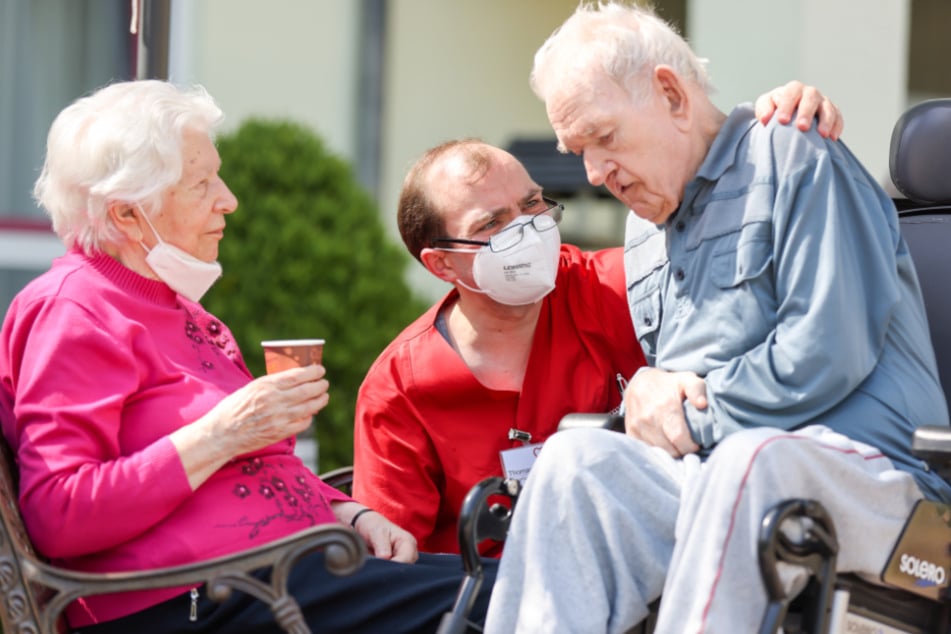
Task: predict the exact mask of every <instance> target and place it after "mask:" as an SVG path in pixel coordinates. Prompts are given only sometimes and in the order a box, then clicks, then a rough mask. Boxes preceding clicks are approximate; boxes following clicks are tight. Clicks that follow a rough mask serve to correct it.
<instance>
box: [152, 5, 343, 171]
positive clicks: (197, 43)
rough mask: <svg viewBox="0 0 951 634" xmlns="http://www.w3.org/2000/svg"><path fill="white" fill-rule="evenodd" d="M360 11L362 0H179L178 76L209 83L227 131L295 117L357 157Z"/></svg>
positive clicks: (175, 13)
mask: <svg viewBox="0 0 951 634" xmlns="http://www.w3.org/2000/svg"><path fill="white" fill-rule="evenodd" d="M359 10H360V3H359V2H356V1H354V0H346V1H341V0H271V1H269V2H262V1H261V0H200V1H195V0H173V5H172V17H171V20H172V26H171V30H172V42H171V46H170V49H171V54H170V68H169V75H170V79H171V80H173V81H176V82H197V83H201V84H203V85H204V86H205V87H206V88H207V89H208V91H209V92H210V93H211V94H212V95H213V96H214V97H215V99H216V100H217V101H218V103H219V105H220V106H221V107H222V109H223V110H224V111H225V116H226V120H225V126H224V128H225V129H226V130H227V129H232V128H234V127H236V126H238V125H239V124H240V123H241V122H242V121H243V120H244V119H246V118H248V117H251V116H259V117H262V116H263V117H282V118H283V117H286V118H291V119H294V120H295V121H299V122H301V123H304V124H306V125H308V126H310V127H312V128H313V129H314V130H315V131H317V132H318V133H319V134H320V135H321V137H322V138H323V139H324V140H325V141H326V142H327V144H328V147H329V148H330V149H331V150H333V151H334V152H336V153H337V154H339V155H341V156H342V157H344V158H346V159H353V157H354V149H355V126H356V125H357V123H356V119H355V117H356V112H357V109H356V107H355V103H356V98H357V92H356V91H357V78H358V75H357V73H358V57H357V53H358V50H357V46H358V41H357V37H356V35H357V30H358V26H359V25H358V19H359Z"/></svg>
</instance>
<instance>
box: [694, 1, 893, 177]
mask: <svg viewBox="0 0 951 634" xmlns="http://www.w3.org/2000/svg"><path fill="white" fill-rule="evenodd" d="M910 11H911V0H800V1H799V2H786V1H783V0H716V1H715V2H711V0H688V8H687V12H688V16H689V17H688V29H689V33H688V34H687V36H688V39H689V41H690V42H691V45H692V46H693V48H694V50H695V51H697V53H698V54H700V55H701V56H703V57H707V58H708V59H709V60H710V65H709V67H708V70H709V71H710V74H711V77H712V80H713V83H714V85H715V86H716V87H717V89H718V93H717V95H716V96H715V101H716V103H717V105H718V106H719V107H720V108H721V109H722V110H724V111H726V112H729V110H730V109H731V108H732V107H733V105H735V104H737V103H739V102H741V101H751V100H752V99H753V98H754V97H755V96H756V95H758V94H759V93H761V92H763V91H765V90H766V89H768V88H770V87H772V86H776V85H779V84H782V83H785V82H786V81H788V80H789V79H800V80H802V81H804V82H806V83H808V84H812V85H814V86H818V87H819V88H820V89H821V90H822V91H823V92H824V93H825V94H827V95H829V96H830V97H831V98H832V99H833V100H834V101H835V103H836V104H837V105H838V106H839V108H840V109H841V111H842V112H843V114H844V115H845V132H844V134H843V136H842V139H843V140H844V141H845V142H846V144H847V145H848V146H849V148H850V149H851V150H852V151H853V153H855V155H856V156H857V157H858V158H859V160H861V161H862V163H863V164H864V165H865V167H866V168H867V169H868V170H869V173H871V174H872V175H873V176H874V177H875V178H877V179H878V181H879V182H880V183H882V184H889V186H890V179H889V177H888V147H889V142H890V139H891V131H892V126H894V124H895V121H896V120H897V119H898V117H899V116H900V115H901V113H902V112H903V111H904V110H905V109H906V107H907V106H908V105H909V104H908V97H907V88H906V86H907V66H908V59H907V51H908V29H909V23H910V15H911V14H910Z"/></svg>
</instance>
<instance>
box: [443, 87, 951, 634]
mask: <svg viewBox="0 0 951 634" xmlns="http://www.w3.org/2000/svg"><path fill="white" fill-rule="evenodd" d="M889 171H890V174H891V178H892V181H893V183H894V185H895V187H896V188H897V190H898V192H900V194H902V195H903V196H904V198H896V199H895V205H896V207H897V208H898V212H899V221H900V224H901V231H902V235H903V236H904V238H905V241H906V243H907V244H908V248H909V250H910V252H911V255H912V259H913V260H914V263H915V267H916V269H917V272H918V278H919V282H920V284H921V287H922V293H923V295H924V301H925V310H926V312H927V315H928V323H929V327H930V331H931V339H932V344H933V346H934V349H935V355H936V358H937V361H938V372H939V376H940V379H941V385H942V387H943V389H944V394H945V399H946V400H947V401H948V402H949V403H951V283H948V282H947V281H946V276H948V275H951V98H948V99H933V100H930V101H925V102H923V103H920V104H918V105H916V106H914V107H912V108H910V109H909V110H908V111H906V112H905V113H904V114H903V115H902V116H901V117H900V118H899V120H898V122H897V123H896V124H895V127H894V130H893V132H892V137H891V147H890V151H889ZM592 426H593V427H602V428H605V429H612V430H615V431H622V432H623V429H624V422H623V419H622V418H619V417H617V416H611V415H608V414H569V415H567V416H565V417H564V418H563V419H562V421H561V423H560V425H559V430H564V429H570V428H574V427H592ZM912 451H913V453H914V454H915V455H917V456H918V457H920V458H922V459H924V460H926V461H927V462H928V463H929V465H931V467H932V468H933V469H935V470H936V471H937V472H938V473H939V474H941V475H942V476H943V477H944V478H945V479H951V428H949V427H944V426H929V425H925V426H922V427H920V428H918V429H917V430H916V432H915V435H914V438H913V439H912ZM519 492H520V484H519V482H517V481H513V480H505V479H503V478H500V477H494V478H488V479H486V480H483V481H482V482H480V483H478V484H476V485H475V486H474V487H473V488H472V490H471V491H470V492H469V494H468V496H467V497H466V499H465V501H464V502H463V506H462V509H461V513H460V520H459V543H460V547H461V549H462V555H463V564H464V568H465V572H466V577H465V579H464V581H463V583H462V586H461V587H460V590H459V594H458V595H457V600H456V604H455V607H454V608H453V611H452V612H450V613H447V614H446V615H445V617H444V619H443V621H442V623H441V626H440V628H439V633H440V634H456V633H460V632H464V631H467V629H466V628H467V627H469V628H470V631H471V624H469V623H467V621H466V618H465V615H466V614H468V612H469V610H470V609H471V606H472V603H473V601H474V599H475V596H476V594H477V592H478V589H479V586H480V584H481V581H482V564H481V560H480V557H479V550H478V548H479V545H480V543H482V542H483V541H484V540H487V539H488V540H493V541H504V539H505V535H506V533H507V530H508V526H509V523H510V521H511V517H512V512H513V509H514V506H515V504H516V502H517V500H518V494H519ZM499 496H502V498H503V499H507V501H506V502H505V503H500V502H498V500H499ZM790 519H800V520H801V519H806V523H805V525H807V526H810V527H811V528H809V529H808V531H807V532H806V535H805V538H804V539H802V540H800V541H797V542H795V543H793V542H791V541H790V540H789V539H788V538H787V537H786V536H785V534H784V533H783V531H781V530H779V527H780V525H781V524H782V523H783V522H785V521H786V520H790ZM758 546H759V558H760V572H761V576H762V579H763V584H764V586H765V588H766V590H767V594H768V596H769V605H768V607H767V610H766V614H764V616H763V621H762V624H761V627H760V630H759V632H760V634H774V633H776V632H780V631H782V632H784V633H785V634H826V633H831V634H838V633H842V634H845V633H853V632H854V633H869V634H872V633H881V634H897V633H906V634H951V505H946V504H939V503H934V502H928V501H922V502H920V503H919V504H918V505H917V506H916V507H915V510H914V511H913V513H912V515H911V516H910V517H909V519H908V521H907V522H906V525H905V529H904V532H903V533H902V535H901V537H900V538H899V540H898V542H897V543H896V545H895V547H894V550H893V552H892V554H891V556H890V558H889V563H888V565H887V566H886V568H885V570H883V571H882V575H881V579H880V583H879V584H873V583H869V582H867V581H865V580H863V579H860V578H859V577H857V576H855V575H850V574H837V573H836V568H835V563H836V555H837V552H838V542H837V540H836V532H835V522H834V518H832V517H830V516H829V514H828V513H827V512H826V510H825V509H824V508H823V507H822V505H821V504H820V503H818V502H817V501H815V500H808V499H792V500H786V501H784V502H782V503H780V504H778V505H777V506H775V507H774V508H773V509H772V510H771V511H770V512H769V513H767V515H766V517H764V518H763V521H762V525H761V530H760V536H759V544H758ZM781 563H787V564H793V565H798V566H801V567H804V568H805V569H806V570H807V571H808V572H809V580H808V582H807V584H806V586H805V588H804V589H802V590H801V591H800V592H798V593H797V594H796V595H795V596H787V595H786V593H785V590H784V588H783V586H782V584H781V583H780V582H779V573H778V567H779V566H780V564H781ZM661 600H662V598H661ZM651 608H652V609H651V614H650V615H649V616H648V618H647V619H645V621H644V622H642V623H641V624H640V625H639V626H637V628H635V630H633V632H634V633H635V634H650V633H651V632H653V629H654V620H655V618H656V611H657V603H655V604H654V605H653V606H651Z"/></svg>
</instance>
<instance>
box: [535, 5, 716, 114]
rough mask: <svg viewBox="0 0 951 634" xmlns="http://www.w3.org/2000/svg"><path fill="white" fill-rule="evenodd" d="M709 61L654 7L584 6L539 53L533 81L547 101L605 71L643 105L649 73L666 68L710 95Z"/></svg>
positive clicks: (578, 9) (542, 97)
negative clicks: (597, 71)
mask: <svg viewBox="0 0 951 634" xmlns="http://www.w3.org/2000/svg"><path fill="white" fill-rule="evenodd" d="M706 62H707V60H706V59H702V58H700V57H697V55H696V54H695V53H694V52H693V51H692V50H691V49H690V47H689V46H688V45H687V42H686V41H685V40H684V39H683V37H681V36H680V34H679V33H678V32H677V31H676V29H675V28H674V27H673V26H671V25H670V24H668V23H667V22H665V21H664V20H662V19H661V18H659V17H658V16H657V15H656V14H655V13H654V11H653V10H652V9H651V8H649V7H641V6H636V5H634V6H627V5H625V4H622V3H620V2H614V1H610V2H599V3H598V4H591V3H587V2H582V3H581V4H580V5H578V8H577V9H575V12H574V13H573V14H572V15H571V17H569V18H568V19H567V20H566V21H565V22H564V24H562V25H561V26H560V27H558V28H557V29H556V30H555V32H554V33H552V35H551V36H550V37H549V38H548V39H547V40H546V41H545V43H544V44H542V46H541V48H539V49H538V51H537V52H536V53H535V63H534V66H533V68H532V73H531V78H530V83H531V87H532V90H533V91H534V92H535V94H536V95H538V97H539V98H540V99H541V100H542V101H545V102H547V101H548V99H549V98H550V97H552V96H553V95H554V94H555V93H556V92H557V91H558V90H560V89H561V88H562V87H564V86H565V85H567V83H568V82H572V81H577V80H583V79H584V78H585V77H587V76H590V71H591V69H593V68H600V69H601V70H603V71H604V72H605V73H606V74H607V75H608V77H610V78H611V79H613V80H614V81H615V82H617V84H618V85H619V86H621V87H622V88H624V89H625V90H627V92H628V94H630V95H631V96H632V97H633V98H635V99H636V100H639V101H642V100H644V99H645V98H646V97H647V96H648V94H649V86H650V83H649V82H648V81H646V79H647V74H648V73H651V72H653V70H654V68H655V67H656V66H658V65H661V64H665V65H667V66H670V67H671V68H673V69H674V70H675V71H676V72H677V73H678V74H679V75H681V76H682V77H684V78H685V79H687V80H691V81H694V82H695V83H696V84H697V85H698V86H700V88H701V89H703V90H704V92H707V93H709V92H710V91H711V86H710V80H709V78H708V77H707V70H706Z"/></svg>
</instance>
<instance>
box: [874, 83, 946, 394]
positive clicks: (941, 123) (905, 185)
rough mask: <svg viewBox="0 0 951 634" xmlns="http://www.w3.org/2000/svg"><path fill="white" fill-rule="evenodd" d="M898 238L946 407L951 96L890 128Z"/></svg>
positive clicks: (928, 103) (918, 108) (922, 106)
mask: <svg viewBox="0 0 951 634" xmlns="http://www.w3.org/2000/svg"><path fill="white" fill-rule="evenodd" d="M889 171H890V172H891V177H892V182H893V183H894V184H895V187H896V188H897V189H898V191H899V192H901V194H902V195H903V196H905V197H906V198H905V199H896V201H895V202H896V205H897V206H898V209H899V217H900V221H901V231H902V235H903V236H904V237H905V241H906V242H907V243H908V248H909V250H910V251H911V256H912V259H913V260H914V262H915V268H916V270H917V272H918V279H919V281H920V283H921V290H922V293H923V294H924V300H925V310H926V311H927V314H928V325H929V328H930V330H931V342H932V344H933V345H934V349H935V355H936V357H937V360H938V374H939V375H940V377H941V386H942V387H943V388H944V396H945V399H947V401H948V402H949V404H951V98H949V99H932V100H929V101H925V102H922V103H920V104H918V105H916V106H913V107H911V108H910V109H908V111H906V112H905V114H903V115H902V116H901V117H900V118H899V119H898V122H897V123H896V124H895V128H894V130H893V132H892V139H891V150H890V152H889Z"/></svg>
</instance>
